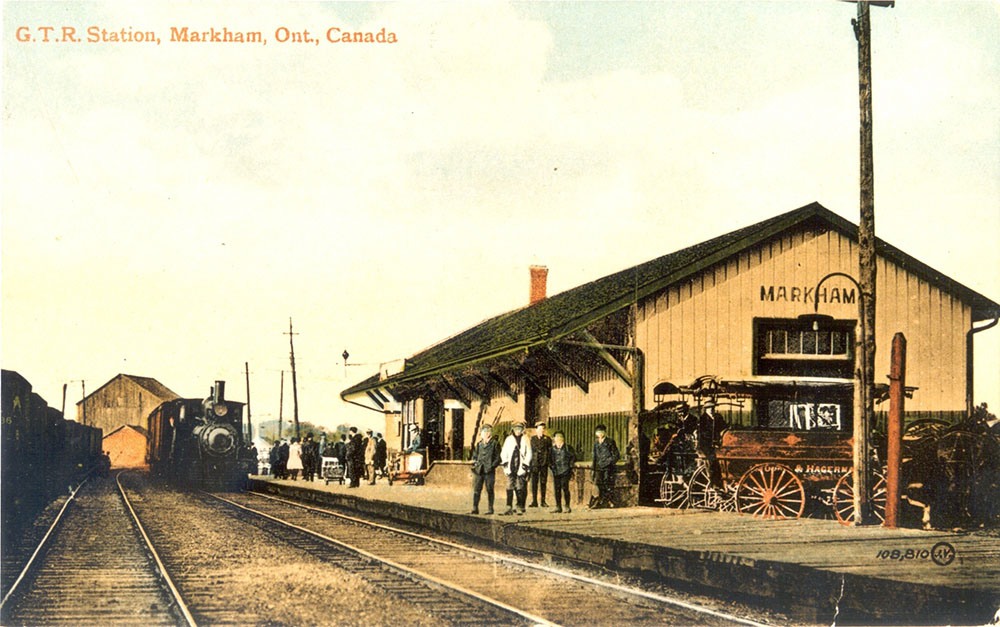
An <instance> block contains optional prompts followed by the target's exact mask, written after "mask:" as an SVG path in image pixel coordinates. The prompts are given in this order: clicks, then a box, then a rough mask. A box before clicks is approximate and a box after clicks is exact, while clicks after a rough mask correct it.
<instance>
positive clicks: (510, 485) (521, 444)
mask: <svg viewBox="0 0 1000 627" xmlns="http://www.w3.org/2000/svg"><path fill="white" fill-rule="evenodd" d="M500 464H501V465H502V466H503V474H505V475H507V511H505V512H503V513H502V514H500V515H501V516H510V515H511V514H513V513H514V496H515V495H517V513H518V514H523V513H524V503H525V501H526V500H527V499H528V491H527V479H528V468H529V467H530V466H531V446H530V443H529V442H528V439H527V438H525V437H524V423H523V422H519V423H517V424H515V425H514V428H513V430H512V431H511V434H510V435H508V436H507V439H506V440H504V443H503V448H502V449H501V450H500Z"/></svg>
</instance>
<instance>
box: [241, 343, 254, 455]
mask: <svg viewBox="0 0 1000 627" xmlns="http://www.w3.org/2000/svg"><path fill="white" fill-rule="evenodd" d="M243 367H244V368H245V369H246V373H247V438H246V439H247V442H252V441H253V423H251V422H250V362H248V361H244V362H243Z"/></svg>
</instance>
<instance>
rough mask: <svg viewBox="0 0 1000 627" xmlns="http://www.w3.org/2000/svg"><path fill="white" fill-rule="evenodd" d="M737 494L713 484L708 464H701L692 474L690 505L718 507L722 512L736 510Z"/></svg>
mask: <svg viewBox="0 0 1000 627" xmlns="http://www.w3.org/2000/svg"><path fill="white" fill-rule="evenodd" d="M734 497H735V494H734V493H733V492H732V491H731V490H730V491H728V492H727V491H726V489H725V488H720V487H717V486H714V485H712V476H711V474H710V473H709V470H708V467H707V466H701V467H699V468H698V469H697V470H695V471H694V474H693V475H691V481H690V482H689V483H688V492H687V503H688V507H696V508H698V509H716V510H719V511H720V512H733V511H736V500H735V498H734Z"/></svg>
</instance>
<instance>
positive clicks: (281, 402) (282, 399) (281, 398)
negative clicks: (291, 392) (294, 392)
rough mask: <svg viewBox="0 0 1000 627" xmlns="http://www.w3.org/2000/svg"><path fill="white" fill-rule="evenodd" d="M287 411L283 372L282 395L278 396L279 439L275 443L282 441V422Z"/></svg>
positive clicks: (283, 374)
mask: <svg viewBox="0 0 1000 627" xmlns="http://www.w3.org/2000/svg"><path fill="white" fill-rule="evenodd" d="M284 410H285V371H284V370H282V371H281V394H280V395H279V396H278V437H277V439H276V440H275V442H278V441H280V440H281V420H282V418H284Z"/></svg>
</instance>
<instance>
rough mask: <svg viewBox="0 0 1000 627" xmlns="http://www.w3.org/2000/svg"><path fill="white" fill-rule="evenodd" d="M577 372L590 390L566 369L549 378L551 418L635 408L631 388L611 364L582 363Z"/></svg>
mask: <svg viewBox="0 0 1000 627" xmlns="http://www.w3.org/2000/svg"><path fill="white" fill-rule="evenodd" d="M574 366H575V364H574ZM577 373H578V374H579V375H580V376H581V377H583V378H584V379H586V380H587V383H588V387H589V391H588V392H587V393H584V391H583V390H582V389H580V387H579V386H577V385H576V384H575V383H574V382H573V381H572V380H571V379H570V378H569V376H567V375H565V374H563V373H559V374H558V375H556V376H553V377H552V378H551V379H550V381H549V383H550V384H551V386H552V399H551V401H550V402H549V420H550V421H551V420H554V419H556V418H558V417H561V416H578V415H581V414H600V413H608V412H619V411H631V410H632V388H630V387H629V386H628V385H626V384H625V383H624V382H623V381H622V380H621V379H619V378H618V375H616V374H615V373H614V372H612V370H611V368H609V367H608V366H605V365H598V364H583V365H581V366H578V367H577Z"/></svg>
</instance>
